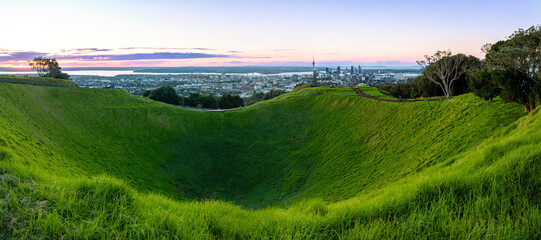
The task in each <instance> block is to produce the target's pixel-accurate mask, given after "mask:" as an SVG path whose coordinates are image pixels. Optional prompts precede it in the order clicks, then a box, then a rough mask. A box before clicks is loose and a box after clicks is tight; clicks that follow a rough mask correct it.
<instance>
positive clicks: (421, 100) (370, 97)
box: [351, 88, 443, 102]
mask: <svg viewBox="0 0 541 240" xmlns="http://www.w3.org/2000/svg"><path fill="white" fill-rule="evenodd" d="M351 89H353V90H355V92H357V96H359V97H364V98H369V99H373V100H377V101H381V102H426V101H442V100H443V99H400V100H391V99H382V98H375V97H372V96H370V95H368V94H366V93H363V91H361V89H358V88H351Z"/></svg>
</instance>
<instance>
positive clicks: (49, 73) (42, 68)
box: [28, 57, 69, 79]
mask: <svg viewBox="0 0 541 240" xmlns="http://www.w3.org/2000/svg"><path fill="white" fill-rule="evenodd" d="M28 65H30V67H31V68H32V70H34V71H36V72H37V73H38V76H40V77H51V78H59V79H69V75H68V74H67V73H63V72H62V68H61V67H60V65H59V64H58V62H57V61H56V59H55V58H46V57H36V58H34V59H33V60H32V61H28Z"/></svg>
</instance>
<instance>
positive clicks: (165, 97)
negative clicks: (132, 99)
mask: <svg viewBox="0 0 541 240" xmlns="http://www.w3.org/2000/svg"><path fill="white" fill-rule="evenodd" d="M145 94H146V92H145ZM143 95H144V94H143ZM148 98H150V99H152V100H155V101H159V102H164V103H169V104H173V105H179V104H180V101H181V100H180V96H179V95H178V94H177V92H176V91H175V89H174V88H173V87H171V86H169V85H166V86H161V87H159V88H157V89H154V90H152V91H150V92H148Z"/></svg>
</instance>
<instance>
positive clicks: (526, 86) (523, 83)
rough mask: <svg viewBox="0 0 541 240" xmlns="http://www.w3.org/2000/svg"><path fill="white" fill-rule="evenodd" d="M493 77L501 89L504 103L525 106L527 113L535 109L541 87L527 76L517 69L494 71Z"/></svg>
mask: <svg viewBox="0 0 541 240" xmlns="http://www.w3.org/2000/svg"><path fill="white" fill-rule="evenodd" d="M491 77H492V80H493V81H494V82H495V83H496V84H497V85H498V86H499V87H500V88H501V92H500V96H501V97H502V99H503V100H504V101H508V102H516V103H518V104H520V105H522V106H524V109H525V111H526V112H531V111H532V110H533V109H535V107H536V99H538V98H539V94H540V93H541V86H540V85H539V84H536V83H535V82H534V81H532V79H531V78H530V77H529V76H528V75H527V74H525V73H523V72H520V71H519V70H516V69H511V70H494V71H492V72H491Z"/></svg>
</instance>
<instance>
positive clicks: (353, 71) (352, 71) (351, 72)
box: [350, 66, 355, 74]
mask: <svg viewBox="0 0 541 240" xmlns="http://www.w3.org/2000/svg"><path fill="white" fill-rule="evenodd" d="M354 73H355V70H353V66H351V71H350V74H354Z"/></svg>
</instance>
